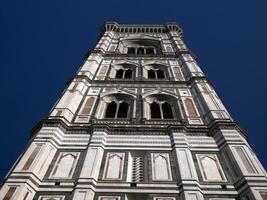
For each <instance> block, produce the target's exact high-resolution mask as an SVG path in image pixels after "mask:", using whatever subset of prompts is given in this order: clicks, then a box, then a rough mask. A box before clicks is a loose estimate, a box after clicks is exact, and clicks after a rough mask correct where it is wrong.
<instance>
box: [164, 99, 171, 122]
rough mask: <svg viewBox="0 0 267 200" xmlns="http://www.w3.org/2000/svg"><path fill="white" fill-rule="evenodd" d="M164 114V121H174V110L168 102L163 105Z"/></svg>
mask: <svg viewBox="0 0 267 200" xmlns="http://www.w3.org/2000/svg"><path fill="white" fill-rule="evenodd" d="M162 113H163V118H164V119H173V113H172V108H171V105H170V104H169V103H168V102H164V103H163V104H162Z"/></svg>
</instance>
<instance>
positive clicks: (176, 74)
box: [173, 67, 183, 80]
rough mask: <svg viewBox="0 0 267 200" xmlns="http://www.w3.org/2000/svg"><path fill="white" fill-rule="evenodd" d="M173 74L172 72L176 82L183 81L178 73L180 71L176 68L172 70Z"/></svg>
mask: <svg viewBox="0 0 267 200" xmlns="http://www.w3.org/2000/svg"><path fill="white" fill-rule="evenodd" d="M173 72H174V75H175V78H176V79H178V80H182V79H183V77H182V74H181V72H180V69H179V68H178V67H174V68H173Z"/></svg>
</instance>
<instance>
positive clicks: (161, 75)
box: [157, 69, 165, 78]
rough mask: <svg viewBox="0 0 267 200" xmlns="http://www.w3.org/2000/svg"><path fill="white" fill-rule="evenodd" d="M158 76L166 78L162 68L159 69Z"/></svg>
mask: <svg viewBox="0 0 267 200" xmlns="http://www.w3.org/2000/svg"><path fill="white" fill-rule="evenodd" d="M157 77H158V78H165V75H164V71H163V70H161V69H159V70H157Z"/></svg>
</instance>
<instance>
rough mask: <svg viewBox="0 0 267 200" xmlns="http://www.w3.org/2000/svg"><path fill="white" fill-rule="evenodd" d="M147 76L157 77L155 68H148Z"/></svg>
mask: <svg viewBox="0 0 267 200" xmlns="http://www.w3.org/2000/svg"><path fill="white" fill-rule="evenodd" d="M147 76H148V78H156V75H155V71H154V70H153V69H150V70H148V72H147Z"/></svg>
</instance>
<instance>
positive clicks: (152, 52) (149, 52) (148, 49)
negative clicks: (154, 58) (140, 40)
mask: <svg viewBox="0 0 267 200" xmlns="http://www.w3.org/2000/svg"><path fill="white" fill-rule="evenodd" d="M154 53H155V52H154V49H153V48H147V49H146V54H148V55H151V54H154Z"/></svg>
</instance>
